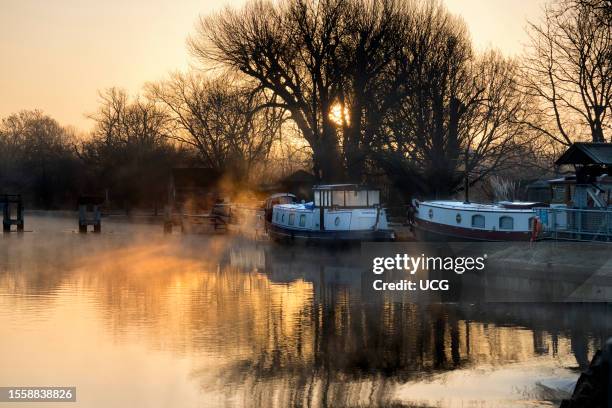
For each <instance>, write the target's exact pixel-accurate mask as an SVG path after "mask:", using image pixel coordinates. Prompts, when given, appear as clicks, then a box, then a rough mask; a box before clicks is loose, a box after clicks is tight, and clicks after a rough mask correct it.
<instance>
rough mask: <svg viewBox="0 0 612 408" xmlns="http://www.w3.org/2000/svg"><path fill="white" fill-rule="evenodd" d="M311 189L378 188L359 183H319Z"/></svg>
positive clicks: (352, 189)
mask: <svg viewBox="0 0 612 408" xmlns="http://www.w3.org/2000/svg"><path fill="white" fill-rule="evenodd" d="M312 189H313V190H350V191H354V190H370V191H372V190H378V189H377V188H371V187H368V186H364V185H361V184H319V185H316V186H313V187H312Z"/></svg>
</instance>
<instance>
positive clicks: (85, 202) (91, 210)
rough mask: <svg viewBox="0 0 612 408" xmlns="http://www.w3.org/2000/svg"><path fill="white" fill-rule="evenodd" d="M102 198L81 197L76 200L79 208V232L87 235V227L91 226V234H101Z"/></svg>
mask: <svg viewBox="0 0 612 408" xmlns="http://www.w3.org/2000/svg"><path fill="white" fill-rule="evenodd" d="M103 201H104V198H103V197H94V196H81V197H79V200H78V207H79V232H80V233H87V227H88V226H89V225H92V226H93V232H96V233H100V232H102V212H101V211H100V204H101V203H102V202H103Z"/></svg>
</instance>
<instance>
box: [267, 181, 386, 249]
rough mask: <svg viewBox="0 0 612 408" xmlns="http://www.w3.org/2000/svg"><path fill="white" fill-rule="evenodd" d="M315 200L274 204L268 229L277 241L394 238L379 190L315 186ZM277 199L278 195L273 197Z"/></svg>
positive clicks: (334, 185)
mask: <svg viewBox="0 0 612 408" xmlns="http://www.w3.org/2000/svg"><path fill="white" fill-rule="evenodd" d="M313 193H314V201H313V202H309V203H304V202H302V203H295V202H294V203H283V204H276V205H273V206H272V212H271V214H270V217H269V219H268V217H266V222H267V225H266V227H267V231H268V234H269V235H270V237H271V238H272V239H274V240H276V241H296V240H297V241H306V242H314V243H316V242H343V241H344V242H346V241H353V242H359V241H393V240H394V239H395V233H394V231H393V230H391V229H389V226H388V224H387V213H386V211H385V209H384V208H382V206H381V202H380V191H379V190H377V189H372V188H367V187H365V186H360V185H355V184H331V185H319V186H314V187H313ZM274 198H275V199H277V198H278V197H274Z"/></svg>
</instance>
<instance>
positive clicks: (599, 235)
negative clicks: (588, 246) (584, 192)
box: [534, 207, 612, 242]
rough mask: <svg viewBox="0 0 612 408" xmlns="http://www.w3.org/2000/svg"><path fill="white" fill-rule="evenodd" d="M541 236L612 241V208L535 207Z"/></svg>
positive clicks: (559, 238)
mask: <svg viewBox="0 0 612 408" xmlns="http://www.w3.org/2000/svg"><path fill="white" fill-rule="evenodd" d="M534 210H535V212H536V215H537V216H538V218H539V219H540V222H541V223H542V233H541V237H543V238H545V239H546V238H547V239H554V240H572V241H600V242H602V241H603V242H612V208H610V207H608V208H601V209H579V208H554V207H551V208H535V209H534Z"/></svg>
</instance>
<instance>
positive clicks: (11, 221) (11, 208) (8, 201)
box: [0, 194, 24, 232]
mask: <svg viewBox="0 0 612 408" xmlns="http://www.w3.org/2000/svg"><path fill="white" fill-rule="evenodd" d="M0 205H2V230H3V231H4V232H11V227H12V226H13V225H15V226H16V228H17V232H23V225H24V222H23V200H22V199H21V195H19V194H3V195H0Z"/></svg>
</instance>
